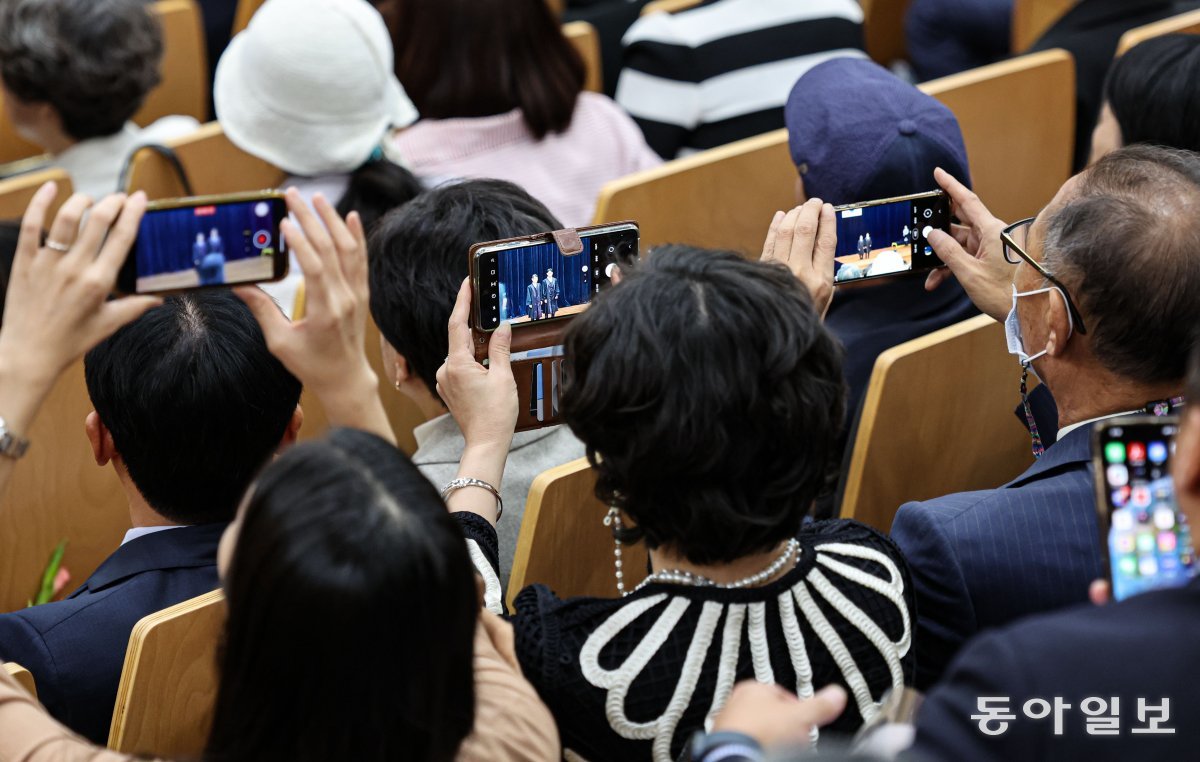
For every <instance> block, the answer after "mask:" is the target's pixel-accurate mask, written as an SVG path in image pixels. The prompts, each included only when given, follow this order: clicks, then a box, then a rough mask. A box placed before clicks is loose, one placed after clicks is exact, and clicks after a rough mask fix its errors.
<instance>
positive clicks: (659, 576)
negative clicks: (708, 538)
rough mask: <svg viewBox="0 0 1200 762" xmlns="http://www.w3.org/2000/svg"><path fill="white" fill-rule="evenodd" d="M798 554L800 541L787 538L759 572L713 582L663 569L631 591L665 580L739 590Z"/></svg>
mask: <svg viewBox="0 0 1200 762" xmlns="http://www.w3.org/2000/svg"><path fill="white" fill-rule="evenodd" d="M799 555H800V541H799V540H797V539H795V538H793V539H791V540H788V542H787V545H785V546H784V548H783V553H781V554H780V555H779V557H778V558H776V559H775V560H774V561H772V562H771V565H770V566H768V567H767V568H765V569H763V570H762V571H760V572H757V573H755V574H751V575H750V576H749V577H743V578H741V579H739V580H735V581H733V582H714V581H712V580H711V579H709V578H708V577H704V576H701V575H699V574H695V573H693V572H690V571H684V570H682V569H663V570H662V571H657V572H654V573H653V574H651V575H650V576H648V577H646V578H645V579H644V580H642V581H641V582H639V583H638V586H637V587H635V588H634V589H633V592H635V593H636V592H637V591H638V590H641V589H642V588H643V587H645V586H646V585H649V584H650V583H651V582H667V583H670V584H673V585H690V586H692V587H717V588H721V589H724V590H740V589H741V588H745V587H757V586H759V585H761V584H762V583H764V582H766V581H767V580H769V579H771V578H772V577H774V576H775V575H776V574H778V573H779V572H780V571H782V570H783V567H785V566H787V563H788V561H790V560H791V559H792V557H793V556H799Z"/></svg>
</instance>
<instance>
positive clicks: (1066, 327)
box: [1044, 291, 1074, 357]
mask: <svg viewBox="0 0 1200 762" xmlns="http://www.w3.org/2000/svg"><path fill="white" fill-rule="evenodd" d="M1048 296H1049V298H1048V299H1047V300H1046V314H1045V316H1044V319H1045V321H1046V327H1047V328H1048V329H1049V330H1048V331H1047V333H1046V354H1048V355H1050V356H1051V357H1061V356H1062V355H1063V354H1064V353H1065V352H1066V351H1067V344H1068V342H1070V340H1071V337H1072V336H1073V335H1074V331H1073V330H1072V329H1071V313H1070V311H1069V310H1068V309H1067V302H1066V300H1065V299H1064V298H1063V296H1062V294H1060V293H1058V292H1057V291H1051V292H1049V294H1048Z"/></svg>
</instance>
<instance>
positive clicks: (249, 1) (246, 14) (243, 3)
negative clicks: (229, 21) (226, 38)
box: [230, 0, 266, 36]
mask: <svg viewBox="0 0 1200 762" xmlns="http://www.w3.org/2000/svg"><path fill="white" fill-rule="evenodd" d="M264 2H266V0H238V4H237V10H236V11H235V12H234V14H233V29H232V30H231V32H230V36H233V35H236V34H238V33H240V32H241V31H242V30H244V29H245V28H246V27H247V26H249V25H250V19H251V18H253V17H254V14H255V12H256V11H257V10H258V9H259V8H261V7H262V4H263V3H264Z"/></svg>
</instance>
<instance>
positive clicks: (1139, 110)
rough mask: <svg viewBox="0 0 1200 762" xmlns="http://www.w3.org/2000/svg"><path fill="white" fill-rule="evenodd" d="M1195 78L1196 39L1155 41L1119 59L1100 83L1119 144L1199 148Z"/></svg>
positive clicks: (1199, 45)
mask: <svg viewBox="0 0 1200 762" xmlns="http://www.w3.org/2000/svg"><path fill="white" fill-rule="evenodd" d="M1197 79H1200V37H1197V36H1196V35H1192V34H1168V35H1164V36H1162V37H1155V38H1153V39H1149V40H1146V41H1145V42H1143V43H1141V44H1140V45H1138V46H1136V47H1134V48H1133V49H1132V50H1130V51H1129V52H1128V53H1126V54H1125V55H1123V56H1121V57H1120V58H1118V59H1117V60H1116V61H1115V62H1114V63H1113V65H1112V69H1110V70H1109V73H1108V78H1107V79H1106V80H1105V82H1104V99H1105V100H1106V101H1107V102H1108V105H1109V106H1110V107H1111V108H1112V111H1113V116H1114V117H1116V120H1117V124H1118V125H1119V126H1120V127H1121V142H1122V143H1123V144H1124V145H1134V144H1137V143H1153V144H1155V145H1161V146H1168V147H1171V148H1186V149H1188V150H1189V151H1197V150H1200V130H1197V129H1196V125H1197V124H1200V88H1197V86H1196V81H1197Z"/></svg>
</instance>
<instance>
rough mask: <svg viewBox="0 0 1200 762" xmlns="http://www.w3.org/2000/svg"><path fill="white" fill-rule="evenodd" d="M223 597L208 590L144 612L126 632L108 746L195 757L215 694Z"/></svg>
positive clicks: (128, 751)
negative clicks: (161, 608) (126, 648)
mask: <svg viewBox="0 0 1200 762" xmlns="http://www.w3.org/2000/svg"><path fill="white" fill-rule="evenodd" d="M224 626H225V596H224V594H223V593H222V592H221V591H220V590H214V591H213V592H211V593H206V594H204V595H201V596H199V597H196V598H192V599H191V600H189V601H184V602H183V603H180V604H178V605H175V606H172V607H171V608H169V609H164V610H162V611H159V612H157V613H154V614H151V615H149V616H147V617H144V618H143V619H142V620H141V621H140V622H138V623H137V625H136V626H134V628H133V633H132V634H131V635H130V636H129V650H128V651H127V652H126V654H125V668H124V669H123V670H122V671H121V683H120V687H119V688H117V703H116V706H115V707H114V709H113V722H112V729H111V730H110V731H109V736H108V746H109V748H111V749H114V750H115V751H119V752H124V753H126V754H153V755H154V756H156V757H161V758H164V759H199V758H200V756H201V754H202V753H203V751H204V745H205V742H206V741H207V740H208V731H209V728H210V726H211V724H212V710H213V704H214V702H215V701H216V696H217V645H218V643H220V640H221V630H222V628H223V627H224Z"/></svg>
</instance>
